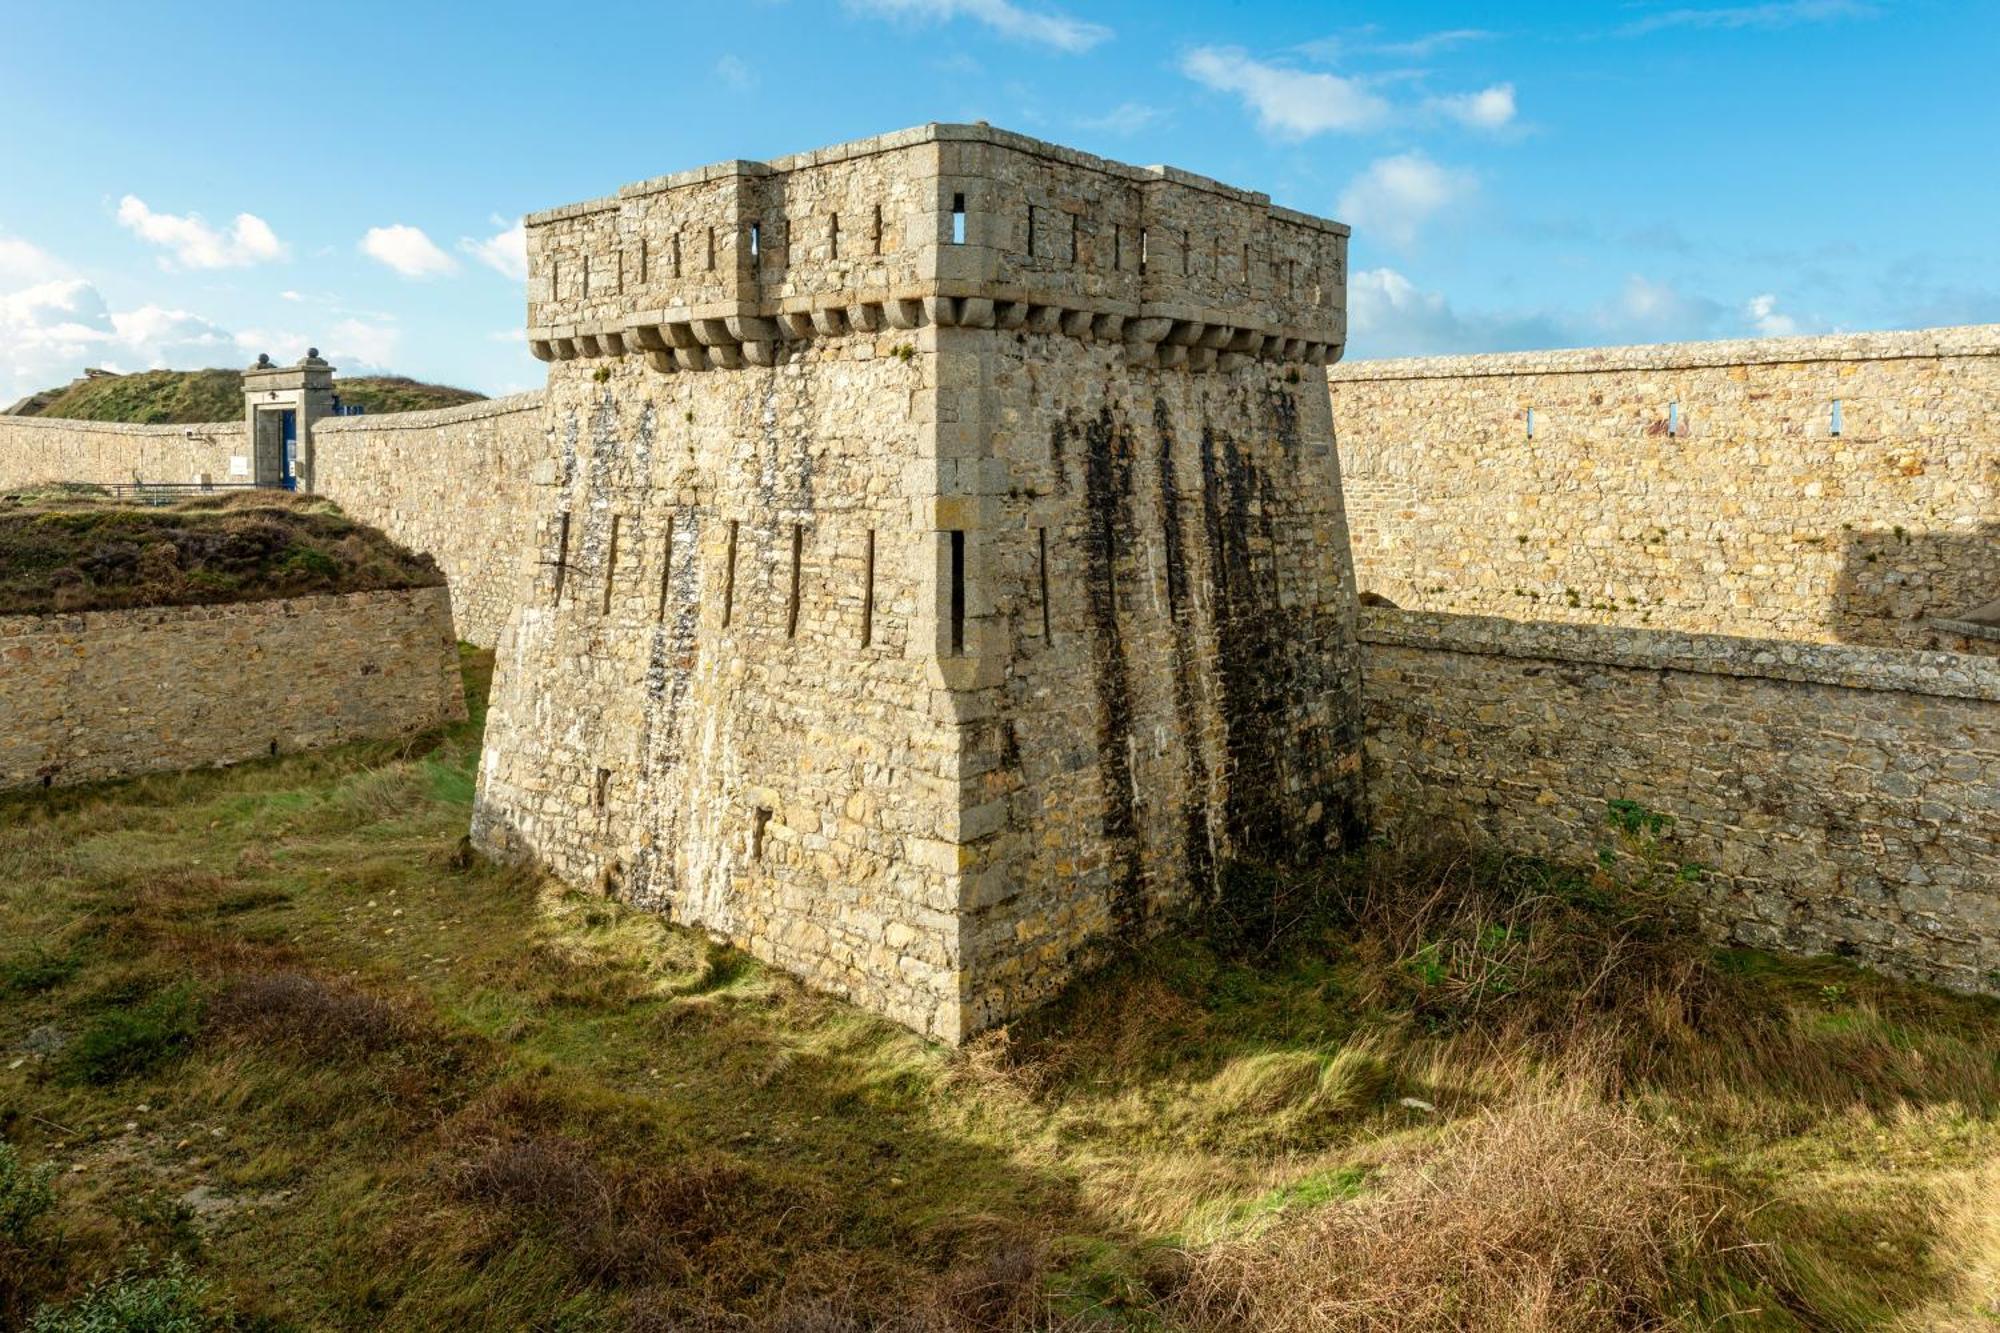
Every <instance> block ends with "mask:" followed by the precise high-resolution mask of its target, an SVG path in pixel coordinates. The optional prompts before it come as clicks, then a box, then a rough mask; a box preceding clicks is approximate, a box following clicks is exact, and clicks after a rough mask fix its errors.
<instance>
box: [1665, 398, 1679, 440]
mask: <svg viewBox="0 0 2000 1333" xmlns="http://www.w3.org/2000/svg"><path fill="white" fill-rule="evenodd" d="M1680 433H1681V405H1680V404H1679V403H1668V404H1667V434H1669V435H1679V434H1680Z"/></svg>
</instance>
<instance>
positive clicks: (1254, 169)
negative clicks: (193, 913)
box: [0, 0, 2000, 406]
mask: <svg viewBox="0 0 2000 1333" xmlns="http://www.w3.org/2000/svg"><path fill="white" fill-rule="evenodd" d="M1996 56H2000V3H1996V2H1995V0H1967V2H1965V3H1940V2H1930V3H1927V2H1925V0H1767V2H1764V3H1734V4H1722V3H1693V2H1690V0H1635V2H1633V3H1605V4H1554V3H1532V2H1529V0H1522V2H1519V3H1514V4H1504V5H1502V4H1492V3H1487V4H1463V3H1442V2H1439V3H1423V2H1421V0H1409V2H1407V3H1398V4H1389V3H1373V4H1335V3H1311V2H1310V0H1292V2H1291V3H1285V4H1252V3H1245V2H1244V0H1207V2H1206V3H1201V4H1178V3H1167V2H1166V0H1135V2H1133V3H1104V4H1092V3H1083V2H1082V0H1076V2H1070V0H736V2H735V3H733V4H715V3H706V4H701V5H693V4H678V3H665V2H664V0H655V3H649V4H642V3H620V2H619V0H592V3H588V4H584V5H569V4H560V3H547V4H536V5H529V4H515V3H509V2H503V0H489V3H485V4H481V5H478V6H470V5H452V6H447V5H433V4H426V3H422V0H401V2H400V3H395V4H384V3H374V2H373V0H358V2H350V3H343V4H340V5H333V6H322V7H318V8H315V9H311V10H309V11H308V10H302V9H296V8H286V7H283V6H269V7H262V8H257V7H247V6H245V5H243V4H241V3H232V4H228V5H222V4H206V3H198V2H196V0H177V2H176V3H173V4H160V3H157V0H149V2H148V3H143V4H142V3H127V2H126V0H90V3H79V2H78V0H60V2H59V3H58V2H48V3H44V2H43V0H0V126H4V127H5V129H4V130H0V406H4V405H5V404H6V403H8V402H11V401H12V400H13V399H14V398H16V397H18V396H20V395H22V394H25V393H28V392H30V391H32V390H34V389H39V388H44V387H49V386H51V385H56V384H61V383H64V382H66V381H67V380H69V379H70V378H72V377H74V376H75V375H77V374H79V373H81V371H82V370H83V368H84V367H85V366H102V367H106V368H108V369H113V370H122V371H131V370H141V369H146V368H149V367H156V366H171V367H174V368H183V369H184V368H192V367H196V366H209V365H223V366H241V365H247V364H249V363H250V362H252V361H254V360H255V359H256V355H257V354H258V353H259V352H269V353H271V354H272V355H273V356H275V357H278V358H280V359H284V360H290V359H294V358H296V357H297V356H299V355H300V354H301V353H303V352H304V350H305V348H306V347H307V346H308V345H316V346H318V347H319V348H321V349H322V351H323V352H325V353H326V354H327V355H328V356H329V357H330V358H331V359H332V360H333V361H334V362H335V364H336V365H337V366H339V367H340V368H341V369H342V370H343V371H346V372H348V373H366V372H373V371H393V372H397V373H402V374H408V375H414V376H417V377H419V378H422V379H429V380H436V381H442V382H446V383H451V384H457V385H462V386H465V387H468V388H473V389H478V390H481V391H483V392H486V393H493V394H498V393H506V392H514V391H519V390H522V389H526V388H532V387H534V386H536V385H538V384H540V383H541V380H542V368H541V366H540V365H539V364H538V363H537V362H535V361H534V360H533V359H532V358H530V357H529V356H528V355H527V353H526V350H525V347H524V345H523V342H522V338H521V331H522V325H523V323H524V319H525V301H524V296H523V282H522V280H523V277H524V268H525V264H524V259H523V250H522V235H521V231H520V224H519V219H520V217H521V216H522V214H524V213H527V212H532V211H534V210H537V209H542V208H549V207H553V206H555V205H558V204H564V203H570V202H574V201H576V200H580V199H586V198H593V197H596V196H598V195H603V194H607V193H610V192H611V191H613V190H615V189H616V188H617V187H618V186H619V185H621V184H624V183H626V182H628V181H634V180H640V179H644V178H646V177H650V176H657V175H661V174H664V173H666V172H670V171H678V170H683V169H686V168H689V167H694V166H699V165H702V164H705V163H709V162H715V161H721V160H725V159H732V158H752V159H755V158H765V157H775V156H780V155H783V154H786V153H792V152H799V151H803V150H806V149H809V148H814V147H819V146H822V145H825V144H829V143H838V142H841V141H843V140H847V139H854V138H861V137H865V136H868V135H873V134H880V133H884V132H887V131H890V130H895V129H900V128H904V127H906V126H910V125H916V124H921V123H924V122H926V121H971V120H986V121H989V122H991V123H992V124H994V125H996V126H1000V127H1003V128H1006V129H1012V130H1017V131H1019V132H1021V133H1024V134H1030V135H1034V136H1037V137H1040V138H1045V139H1052V140H1055V141H1058V142H1061V143H1064V144H1068V145H1071V146H1074V147H1077V148H1081V149H1084V150H1086V151H1089V152H1093V153H1097V154H1100V155H1103V156H1106V157H1110V158H1115V159H1118V160H1121V161H1127V162H1137V163H1145V164H1151V163H1166V164H1169V165H1172V166H1177V167H1182V168H1185V169H1187V170H1190V171H1194V172H1198V173H1200V174H1202V175H1206V176H1212V177H1215V178H1217V179H1220V180H1223V181H1226V182H1228V183H1230V184H1232V185H1238V186H1243V187H1246V188H1250V189H1256V190H1261V191H1264V192H1265V193H1268V194H1269V195H1270V196H1271V197H1272V199H1273V200H1274V201H1276V202H1278V203H1281V204H1284V205H1287V206H1289V207H1292V208H1296V209H1300V210H1303V211H1305V212H1309V213H1315V214H1320V215H1323V216H1332V217H1336V218H1339V219H1341V220H1342V221H1344V222H1347V223H1350V224H1352V226H1353V227H1354V239H1353V243H1352V249H1351V253H1350V260H1351V272H1350V283H1349V292H1348V299H1349V309H1350V330H1349V344H1348V349H1347V356H1348V357H1349V358H1350V359H1353V358H1362V357H1380V356H1406V355H1419V354H1429V353H1447V352H1479V351H1501V350H1513V349H1520V348H1533V347H1557V346H1586V345H1597V344H1608V343H1629V342H1659V341H1675V340H1684V339H1699V338H1720V337H1748V336H1759V335H1785V334H1794V333H1801V334H1803V333H1820V332H1835V331H1843V330H1854V329H1888V328H1911V327H1922V326H1926V325H1936V324H1960V323H1984V322H1995V321H2000V246H1997V245H1995V244H1994V239H1995V235H1996V226H1995V219H1996V218H2000V147H1996V143H1995V131H1996V129H2000V79H1996V77H1995V66H1996V59H1995V58H1996Z"/></svg>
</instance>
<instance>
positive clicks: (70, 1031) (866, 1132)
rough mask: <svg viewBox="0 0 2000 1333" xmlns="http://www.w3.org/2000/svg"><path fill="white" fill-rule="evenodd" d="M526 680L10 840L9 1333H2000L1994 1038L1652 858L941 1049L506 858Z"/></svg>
mask: <svg viewBox="0 0 2000 1333" xmlns="http://www.w3.org/2000/svg"><path fill="white" fill-rule="evenodd" d="M489 664H490V659H487V658H485V657H484V656H471V657H469V658H468V668H469V672H468V679H469V682H470V689H469V703H470V705H471V707H470V711H471V713H472V718H473V720H472V721H471V722H469V723H467V724H466V725H464V726H462V727H459V728H456V729H454V730H453V731H451V732H449V733H447V734H445V735H443V736H441V737H439V738H437V739H436V740H435V742H434V743H433V744H430V745H420V746H416V747H414V748H413V747H409V746H406V745H394V744H388V743H381V744H365V745H360V746H355V747H351V748H348V749H345V750H338V751H321V752H316V753H313V754H305V755H296V756H287V757H283V758H279V759H274V760H271V761H268V762H261V763H257V764H250V765H244V766H241V767H239V768H233V769H228V770H223V771H220V772H209V773H199V774H188V775H182V776H169V777H148V778H143V779H138V780H135V781H131V782H127V783H120V784H107V785H104V786H100V787H94V788H88V787H87V788H76V789H67V790H57V791H55V792H52V793H31V794H27V795H23V796H17V797H8V798H4V799H0V1140H4V1146H0V1326H11V1324H10V1320H16V1321H18V1320H25V1319H28V1318H32V1317H34V1312H35V1311H41V1312H43V1318H44V1319H45V1320H46V1321H47V1326H49V1327H69V1326H71V1325H68V1324H59V1323H57V1322H55V1321H57V1320H81V1319H82V1318H83V1316H84V1315H85V1314H87V1313H89V1312H91V1311H93V1310H96V1309H99V1308H106V1309H108V1308H111V1307H112V1306H113V1305H114V1304H120V1305H121V1308H122V1306H127V1305H129V1306H133V1307H135V1308H136V1307H139V1306H141V1305H147V1303H150V1305H157V1306H159V1307H161V1308H163V1309H172V1310H173V1311H175V1312H176V1317H177V1318H182V1322H180V1323H175V1324H172V1325H168V1324H165V1323H160V1324H156V1325H146V1326H148V1327H153V1326H158V1327H168V1326H171V1327H176V1328H180V1327H202V1326H207V1327H216V1328H220V1327H230V1326H234V1327H240V1328H356V1327H367V1328H381V1329H385V1330H401V1329H442V1328H542V1329H607V1330H609V1329H638V1330H651V1329H660V1330H665V1329H676V1330H679V1329H688V1330H725V1329H727V1330H745V1331H746V1333H760V1331H761V1333H778V1331H779V1330H784V1331H785V1333H799V1331H803V1330H814V1331H819V1333H863V1330H899V1331H901V1333H1003V1331H1005V1330H1017V1329H1044V1330H1085V1329H1088V1330H1119V1329H1124V1330H1133V1331H1134V1333H1138V1331H1139V1330H1146V1331H1148V1333H1164V1331H1165V1330H1191V1331H1193V1333H1225V1331H1227V1333H1247V1331H1249V1330H1270V1331H1274V1333H1294V1331H1301V1333H1303V1331H1305V1330H1311V1331H1313V1333H1320V1331H1323V1330H1324V1331H1328V1333H1331V1331H1333V1330H1446V1329H1450V1330H1460V1329H1481V1330H1499V1329H1508V1330H1547V1331H1551V1333H1552V1331H1554V1330H1565V1331H1567V1330H1613V1329H1630V1328H1654V1329H1665V1328H1686V1329H1696V1328H1708V1327H1727V1328H1730V1329H1745V1328H1747V1329H1784V1330H1804V1329H1813V1330H1819V1329H1855V1330H1859V1329H1865V1328H1882V1327H1902V1328H1941V1327H1963V1328H1968V1329H1970V1328H1982V1327H1990V1326H1991V1321H1992V1318H1993V1313H1994V1310H1995V1307H1994V1305H1993V1302H1994V1301H1996V1300H2000V1188H1996V1186H2000V1125H1996V1119H1995V1117H1996V1113H2000V1054H1996V1053H2000V1005H1995V1004H1993V1003H1989V1002H1983V1001H1976V1000H1970V999H1965V998H1962V997H1955V996H1951V995H1946V994H1942V993H1939V992H1936V991H1931V990H1927V989H1923V988H1920V987H1911V986H1904V985H1899V984H1896V983H1893V982H1890V981H1887V980H1884V979H1882V978H1880V977H1878V976H1875V975H1872V974H1869V973H1866V972H1861V971H1857V970H1855V969H1852V968H1849V967H1847V966H1845V965H1843V964H1840V963H1837V962H1831V961H1827V962H1806V961H1799V960H1786V959H1779V958H1774V957H1770V956H1766V955H1762V954H1756V953H1744V952H1732V951H1721V952H1719V951H1717V950H1715V949H1713V948H1712V947H1710V945H1709V944H1708V943H1707V942H1706V941H1705V940H1704V938H1703V937H1702V935H1701V934H1700V933H1699V931H1698V929H1695V928H1693V927H1692V925H1691V923H1690V921H1689V919H1688V918H1687V917H1686V915H1685V914H1684V910H1683V908H1682V906H1681V904H1680V902H1679V899H1678V896H1677V893H1676V887H1675V886H1676V885H1677V883H1678V881H1679V869H1678V867H1676V866H1675V865H1673V863H1672V858H1671V856H1670V855H1665V856H1662V855H1660V854H1658V853H1659V849H1657V848H1651V849H1649V848H1643V847H1642V848H1636V849H1630V850H1621V846H1622V835H1621V834H1619V833H1618V832H1617V831H1615V830H1607V842H1608V844H1609V845H1610V848H1611V850H1612V851H1613V852H1614V855H1613V856H1611V857H1609V858H1607V859H1608V862H1609V865H1608V866H1607V867H1599V868H1593V869H1592V870H1590V871H1587V872H1575V871H1566V870H1562V869H1559V868H1551V867H1546V866H1540V865H1534V864H1530V863H1522V862H1513V861H1504V860H1495V859H1492V858H1487V857H1481V856H1477V855H1465V854H1458V853H1455V852H1453V851H1452V850H1451V849H1449V848H1444V849H1438V848H1412V849H1398V848H1393V847H1376V848H1371V849H1369V851H1368V852H1367V853H1366V854H1365V855H1357V856H1355V857H1353V858H1351V859H1349V860H1345V861H1341V862H1337V863H1334V864H1330V865H1327V866H1324V867H1321V868H1319V869H1318V870H1317V871H1315V872H1313V873H1309V874H1300V873H1292V872H1287V873H1284V874H1248V873H1245V874H1238V875H1236V876H1234V877H1233V878H1232V881H1231V884H1230V891H1229V893H1228V895H1227V896H1226V898H1225V900H1224V901H1223V902H1222V903H1221V904H1219V905H1218V906H1217V908H1216V910H1215V912H1214V913H1213V914H1212V915H1211V916H1210V917H1209V918H1208V919H1206V920H1204V921H1201V922H1198V923H1193V924H1192V925H1191V927H1190V928H1189V929H1186V930H1182V931H1178V932H1176V933H1175V934H1173V935H1172V936H1171V937H1169V938H1164V939H1161V940H1160V941H1158V942H1157V943H1155V944H1154V945H1152V946H1150V947H1148V948H1147V949H1145V950H1143V951H1141V952H1139V953H1137V954H1135V955H1133V956H1131V957H1129V958H1127V959H1125V960H1123V961H1122V962H1120V963H1118V964H1117V965H1115V966H1114V967H1112V968H1111V969H1109V970H1108V971H1107V972H1105V973H1103V974H1101V975H1099V976H1097V977H1094V978H1091V979H1089V980H1087V981H1084V982H1080V983H1079V984H1078V985H1076V986H1075V987H1073V988H1072V989H1071V991H1070V992H1069V993H1068V994H1066V995H1065V996H1063V997H1062V998H1061V999H1060V1000H1059V1001H1058V1002H1057V1003H1056V1004H1055V1005H1053V1006H1052V1007H1051V1008H1049V1009H1048V1010H1047V1011H1045V1012H1043V1013H1041V1014H1038V1015H1037V1016H1035V1017H1034V1018H1033V1019H1032V1020H1030V1021H1026V1022H1022V1023H1018V1024H1015V1025H1014V1026H1013V1027H1012V1028H1011V1029H1009V1030H1007V1031H1004V1032H997V1033H993V1034H990V1035H988V1036H987V1037H985V1038H982V1039H981V1040H979V1041H978V1042H976V1043H974V1044H972V1045H971V1046H970V1047H969V1048H968V1049H965V1050H962V1051H958V1052H950V1051H945V1050H942V1049H939V1048H937V1047H934V1046H929V1045H926V1044H925V1043H923V1042H922V1041H919V1040H918V1039H916V1038H915V1037H913V1036H911V1035H910V1034H908V1033H906V1032H903V1031H901V1030H899V1029H896V1028H894V1027H891V1026H889V1025H888V1024H886V1023H883V1022H880V1021H878V1020H876V1019H873V1018H871V1017H869V1016H868V1015H866V1014H863V1013H861V1012H859V1011H857V1010H855V1009H853V1008H852V1007H850V1006H847V1005H845V1004H841V1003H839V1002H836V1001H834V1000H831V999H828V998H826V997H823V996H819V995H815V994H812V993H810V992H808V991H806V990H804V989H803V988H801V987H799V986H798V985H796V984H794V983H793V982H791V981H790V980H789V979H787V978H785V977H784V976H782V975H779V974H776V973H773V972H770V971H768V970H766V969H764V968H762V967H760V966H758V965H757V964H755V963H754V962H751V961H749V960H747V959H745V958H743V957H742V956H741V955H739V954H736V953H734V952H733V951H731V950H729V949H727V948H726V947H723V946H720V945H717V944H715V943H714V942H712V941H711V940H709V939H708V938H707V937H706V936H704V935H702V934H700V933H698V932H694V931H688V930H681V929H677V928H675V927H673V926H670V925H668V924H666V923H665V922H663V921H662V920H661V919H659V918H658V917H656V916H653V915H650V914H647V913H641V912H635V911H630V910H627V909H625V908H623V907H621V906H620V905H618V904H616V903H613V902H609V901H606V900H605V899H603V898H601V897H598V896H596V895H592V894H584V893H578V892H573V891H569V890H565V889H563V888H561V887H560V886H557V885H554V884H551V883H548V882H546V881H544V880H541V879H539V878H537V877H536V876H535V875H533V874H531V873H527V872H523V871H513V870H506V869H502V868H498V867H495V866H492V865H488V864H486V863H483V862H481V861H479V860H478V859H476V858H474V857H470V856H468V855H466V854H465V852H464V849H463V847H462V837H463V832H464V829H465V827H466V822H467V819H468V815H469V809H470V803H471V799H472V791H473V775H474V773H475V771H476V767H477V762H478V754H479V721H480V714H481V693H482V689H483V680H484V675H485V671H486V670H487V668H488V666H489ZM135 1255H137V1256H141V1257H139V1258H136V1259H135V1257H134V1256H135ZM150 1305H148V1308H150ZM75 1326H78V1327H81V1326H83V1325H82V1324H81V1323H78V1324H76V1325H75ZM89 1326H90V1327H99V1326H113V1325H97V1324H92V1325H89Z"/></svg>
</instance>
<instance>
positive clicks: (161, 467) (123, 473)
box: [0, 416, 250, 489]
mask: <svg viewBox="0 0 2000 1333" xmlns="http://www.w3.org/2000/svg"><path fill="white" fill-rule="evenodd" d="M232 459H241V460H242V462H241V465H240V466H241V467H242V468H243V469H244V472H243V476H242V477H237V476H234V475H232V473H231V470H230V469H231V460H232ZM249 462H250V445H249V441H248V439H247V437H246V434H245V431H244V427H243V422H242V421H240V420H237V421H208V422H202V423H201V424H199V425H192V426H131V425H126V424H124V423H121V422H115V421H72V420H68V419H65V418H59V417H10V416H0V489H4V488H8V487H16V486H33V485H39V484H41V483H43V482H52V481H93V482H98V483H109V482H121V481H131V480H132V479H133V478H134V477H140V478H143V479H145V480H146V481H194V480H197V479H198V478H201V477H204V476H205V477H207V478H209V479H210V480H212V481H230V480H240V479H243V478H244V477H247V475H248V468H249Z"/></svg>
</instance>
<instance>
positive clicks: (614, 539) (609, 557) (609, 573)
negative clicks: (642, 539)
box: [598, 514, 621, 616]
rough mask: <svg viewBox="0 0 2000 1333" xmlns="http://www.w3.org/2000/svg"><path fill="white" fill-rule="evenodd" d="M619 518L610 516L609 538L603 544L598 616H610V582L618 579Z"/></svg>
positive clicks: (616, 515) (618, 516)
mask: <svg viewBox="0 0 2000 1333" xmlns="http://www.w3.org/2000/svg"><path fill="white" fill-rule="evenodd" d="M620 517H621V516H620V515H618V514H613V515H612V516H611V536H610V537H609V538H608V539H607V540H606V541H605V543H604V605H603V606H602V607H600V608H599V609H598V611H599V614H600V615H607V616H608V615H610V614H611V590H612V582H613V580H615V579H616V578H617V577H618V520H619V518H620Z"/></svg>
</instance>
